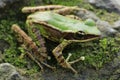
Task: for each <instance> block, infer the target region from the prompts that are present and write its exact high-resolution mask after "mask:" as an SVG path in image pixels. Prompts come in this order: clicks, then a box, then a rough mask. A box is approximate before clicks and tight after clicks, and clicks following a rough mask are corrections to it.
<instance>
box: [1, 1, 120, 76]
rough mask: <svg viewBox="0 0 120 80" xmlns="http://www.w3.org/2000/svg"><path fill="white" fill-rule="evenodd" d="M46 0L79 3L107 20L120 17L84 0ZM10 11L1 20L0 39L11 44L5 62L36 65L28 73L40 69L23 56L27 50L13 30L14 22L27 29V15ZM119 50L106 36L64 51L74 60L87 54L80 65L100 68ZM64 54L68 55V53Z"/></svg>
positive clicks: (113, 40)
mask: <svg viewBox="0 0 120 80" xmlns="http://www.w3.org/2000/svg"><path fill="white" fill-rule="evenodd" d="M31 1H32V0H31ZM45 2H46V4H50V3H52V4H60V5H67V6H74V5H79V6H80V7H83V8H86V9H88V10H91V11H94V12H95V13H96V14H97V15H98V16H99V17H100V18H101V19H103V20H107V21H109V22H111V23H112V22H113V21H115V20H117V19H118V15H117V14H115V13H108V12H107V11H106V10H101V9H96V8H94V7H93V6H91V5H89V4H86V3H84V2H83V0H45ZM33 3H34V2H31V5H32V6H33V5H34V4H33ZM83 3H84V4H83ZM9 13H10V14H9V15H8V16H7V17H8V18H7V17H6V18H4V19H2V20H1V21H0V39H4V40H6V41H7V42H8V43H9V44H10V47H9V49H7V50H5V51H4V53H3V55H4V59H3V62H9V63H11V64H13V65H15V66H17V67H19V68H28V64H29V63H31V64H34V65H33V66H32V67H31V68H29V69H28V70H27V72H26V74H32V73H34V72H37V71H39V67H38V66H37V65H36V64H35V63H34V62H33V61H32V60H30V59H29V58H28V57H27V56H23V57H21V56H22V55H21V54H25V52H24V51H23V48H22V47H20V44H19V43H17V40H16V37H15V35H14V33H13V32H12V31H11V25H12V24H14V23H17V24H19V25H20V26H21V27H22V29H24V30H26V29H25V28H24V26H25V18H23V17H25V16H23V14H21V13H15V12H12V11H11V10H10V11H9ZM21 15H22V19H18V16H21ZM107 16H108V17H107ZM109 18H110V19H109ZM54 47H55V46H54ZM49 48H50V51H51V49H52V48H53V47H51V46H50V47H49ZM119 50H120V46H119V44H118V43H117V42H116V40H115V39H114V38H104V39H100V40H96V41H92V42H86V43H79V44H73V45H71V46H68V48H66V50H65V51H64V53H72V54H73V56H72V58H71V60H74V59H76V58H78V57H79V56H85V58H86V60H85V61H81V62H80V65H81V64H82V65H83V66H86V67H95V68H96V69H99V68H101V67H102V66H103V65H104V64H105V63H107V62H109V61H111V60H112V59H113V58H114V55H115V53H117V52H118V51H119ZM64 55H65V56H66V55H67V54H64ZM26 58H27V59H26ZM51 60H53V59H51ZM50 62H53V61H50ZM51 64H53V63H51ZM77 66H79V64H77ZM33 67H34V68H33ZM32 68H33V69H32Z"/></svg>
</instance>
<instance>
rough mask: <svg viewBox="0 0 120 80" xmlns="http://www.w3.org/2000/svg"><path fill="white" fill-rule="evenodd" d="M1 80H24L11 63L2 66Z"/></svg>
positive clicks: (0, 71)
mask: <svg viewBox="0 0 120 80" xmlns="http://www.w3.org/2000/svg"><path fill="white" fill-rule="evenodd" d="M0 80H23V78H22V76H21V75H20V74H19V73H18V72H17V71H16V69H15V67H14V66H13V65H11V64H9V63H2V64H0Z"/></svg>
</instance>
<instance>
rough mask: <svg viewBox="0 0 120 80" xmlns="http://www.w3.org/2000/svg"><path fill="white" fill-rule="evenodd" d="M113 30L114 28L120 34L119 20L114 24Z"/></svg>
mask: <svg viewBox="0 0 120 80" xmlns="http://www.w3.org/2000/svg"><path fill="white" fill-rule="evenodd" d="M113 28H115V29H116V30H118V31H119V32H120V20H118V21H116V22H114V24H113Z"/></svg>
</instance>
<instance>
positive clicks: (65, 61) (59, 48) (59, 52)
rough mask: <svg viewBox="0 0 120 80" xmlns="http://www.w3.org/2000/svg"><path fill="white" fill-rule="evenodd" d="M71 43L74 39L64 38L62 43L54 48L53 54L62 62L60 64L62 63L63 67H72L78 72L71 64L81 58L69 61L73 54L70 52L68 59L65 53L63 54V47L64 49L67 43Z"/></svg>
mask: <svg viewBox="0 0 120 80" xmlns="http://www.w3.org/2000/svg"><path fill="white" fill-rule="evenodd" d="M71 43H72V41H69V40H68V41H67V40H64V41H63V42H62V43H60V44H59V45H58V46H57V47H56V48H55V49H54V50H53V55H54V56H55V58H56V59H57V61H58V62H59V63H60V65H61V66H62V67H64V68H69V69H71V70H72V71H73V72H74V73H77V71H76V70H75V69H74V68H73V67H72V66H71V64H73V63H76V62H78V61H80V60H81V58H79V59H76V60H74V61H72V62H68V60H69V58H70V56H71V54H69V55H68V57H67V58H66V59H65V58H64V57H63V55H62V51H63V49H64V48H65V47H66V46H67V45H69V44H71Z"/></svg>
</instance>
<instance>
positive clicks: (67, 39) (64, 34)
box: [12, 5, 100, 73]
mask: <svg viewBox="0 0 120 80" xmlns="http://www.w3.org/2000/svg"><path fill="white" fill-rule="evenodd" d="M53 9H55V10H53ZM56 9H59V10H56ZM38 10H40V11H44V10H49V11H46V12H39V11H38ZM50 10H52V11H50ZM76 10H79V8H78V7H66V6H61V5H50V6H44V8H43V6H39V7H25V8H23V9H22V11H23V12H25V13H26V12H30V13H31V12H35V11H38V12H35V13H33V14H31V15H29V16H28V17H27V21H26V23H27V28H28V33H29V35H30V36H31V37H32V41H29V37H23V40H24V41H23V42H24V43H27V44H29V43H30V44H29V45H30V47H31V46H32V49H34V48H35V49H36V51H38V52H37V54H34V52H35V53H36V51H35V50H34V51H32V53H33V54H32V55H31V53H28V54H29V55H30V57H31V58H32V59H33V60H34V61H35V62H36V63H37V64H38V65H39V66H40V67H41V69H43V68H42V66H41V65H40V63H42V64H44V65H46V66H47V67H49V68H52V69H53V67H51V66H49V65H48V64H46V63H44V60H42V59H43V56H44V53H45V55H47V54H46V48H45V45H44V43H45V42H44V40H43V39H42V37H41V35H42V36H43V37H46V38H47V39H49V40H51V41H56V42H59V43H60V44H59V45H58V46H57V47H56V48H55V49H54V50H53V51H52V52H53V55H54V56H55V58H56V60H57V61H58V62H59V64H60V65H61V66H62V67H64V68H69V69H71V70H72V71H73V72H74V73H77V71H76V70H75V69H74V68H73V67H72V66H71V64H73V63H75V62H78V61H80V60H83V57H80V58H79V59H77V60H75V61H72V62H68V61H69V58H70V56H71V55H69V56H68V57H67V59H65V58H64V56H63V55H62V51H63V49H64V48H65V47H66V46H67V45H69V44H71V43H74V42H86V41H91V40H94V39H97V38H99V37H100V31H99V30H98V29H97V27H96V26H95V23H94V22H93V21H92V20H86V21H85V22H82V21H80V20H76V19H71V18H68V17H65V16H63V15H65V14H69V13H72V11H76ZM60 14H62V15H60ZM12 29H13V30H14V31H15V32H16V33H17V34H19V35H20V36H24V34H23V33H21V32H22V30H21V29H19V30H17V29H18V28H17V29H16V28H15V27H12ZM16 30H17V31H16ZM27 38H28V39H27ZM33 41H35V43H34V42H33ZM33 43H34V44H35V45H34V46H33ZM24 45H25V46H26V48H28V47H29V46H28V47H27V45H26V44H24ZM36 46H38V47H39V48H36ZM28 50H31V48H28ZM29 52H30V51H29ZM41 53H42V54H41ZM39 54H40V55H39ZM39 56H40V57H39ZM45 57H46V56H45Z"/></svg>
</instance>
